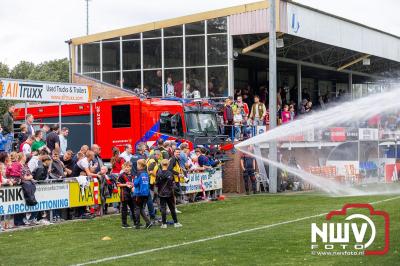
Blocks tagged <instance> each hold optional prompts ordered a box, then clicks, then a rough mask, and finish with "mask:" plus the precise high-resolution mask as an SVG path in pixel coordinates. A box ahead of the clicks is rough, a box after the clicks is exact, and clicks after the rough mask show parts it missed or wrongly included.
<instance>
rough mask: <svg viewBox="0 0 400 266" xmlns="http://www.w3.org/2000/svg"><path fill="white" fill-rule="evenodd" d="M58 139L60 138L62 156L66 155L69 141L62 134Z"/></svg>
mask: <svg viewBox="0 0 400 266" xmlns="http://www.w3.org/2000/svg"><path fill="white" fill-rule="evenodd" d="M58 137H59V138H60V155H64V154H65V152H66V151H67V146H68V140H67V138H66V137H64V135H62V134H60V135H59V136H58Z"/></svg>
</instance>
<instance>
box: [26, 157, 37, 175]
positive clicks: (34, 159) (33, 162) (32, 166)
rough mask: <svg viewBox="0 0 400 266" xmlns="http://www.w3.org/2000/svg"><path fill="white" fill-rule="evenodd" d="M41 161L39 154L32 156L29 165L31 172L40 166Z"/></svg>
mask: <svg viewBox="0 0 400 266" xmlns="http://www.w3.org/2000/svg"><path fill="white" fill-rule="evenodd" d="M38 163H39V156H32V158H31V159H30V160H29V163H28V167H29V170H31V172H33V171H35V170H36V168H37V167H38Z"/></svg>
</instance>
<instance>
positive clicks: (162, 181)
mask: <svg viewBox="0 0 400 266" xmlns="http://www.w3.org/2000/svg"><path fill="white" fill-rule="evenodd" d="M168 166H169V161H168V160H166V159H164V160H162V161H161V170H158V172H157V177H156V184H157V188H158V196H159V197H160V209H161V216H162V225H161V228H167V204H168V208H169V210H170V211H171V216H172V219H173V220H174V227H182V225H181V224H180V223H178V218H177V217H176V211H175V199H174V178H173V175H172V172H171V171H169V170H168Z"/></svg>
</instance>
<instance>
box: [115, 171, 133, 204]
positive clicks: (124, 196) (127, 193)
mask: <svg viewBox="0 0 400 266" xmlns="http://www.w3.org/2000/svg"><path fill="white" fill-rule="evenodd" d="M133 179H134V176H132V175H127V174H125V173H122V174H120V175H119V177H118V183H120V184H126V183H131V184H132V186H133ZM131 199H132V189H131V188H128V187H121V201H129V200H131Z"/></svg>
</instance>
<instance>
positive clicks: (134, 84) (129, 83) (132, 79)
mask: <svg viewBox="0 0 400 266" xmlns="http://www.w3.org/2000/svg"><path fill="white" fill-rule="evenodd" d="M141 84H142V81H141V75H140V71H124V72H123V87H124V88H125V89H129V90H133V89H136V88H140V85H141Z"/></svg>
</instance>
